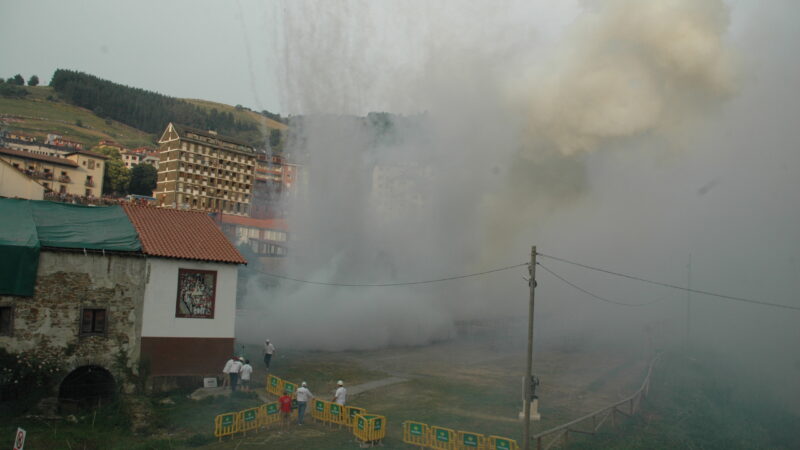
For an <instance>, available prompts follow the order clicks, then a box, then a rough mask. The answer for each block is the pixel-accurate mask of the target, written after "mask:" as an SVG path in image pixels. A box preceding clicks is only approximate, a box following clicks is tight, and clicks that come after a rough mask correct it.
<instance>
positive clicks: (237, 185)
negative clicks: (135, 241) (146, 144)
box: [153, 123, 256, 216]
mask: <svg viewBox="0 0 800 450" xmlns="http://www.w3.org/2000/svg"><path fill="white" fill-rule="evenodd" d="M158 144H159V163H158V184H157V187H156V190H155V191H153V196H154V197H155V198H156V202H157V204H158V205H159V206H164V207H173V208H181V209H192V210H200V211H216V212H223V213H226V214H237V215H243V216H246V215H248V214H249V213H250V205H251V203H252V197H253V182H254V175H255V165H256V154H255V150H254V149H253V147H251V146H249V145H247V144H246V143H244V142H241V141H239V140H237V139H234V138H230V137H225V136H221V135H218V134H217V133H216V132H214V131H204V130H198V129H195V128H189V127H185V126H181V125H176V124H173V123H170V124H169V125H167V129H166V130H164V133H163V134H162V135H161V138H160V139H159V140H158Z"/></svg>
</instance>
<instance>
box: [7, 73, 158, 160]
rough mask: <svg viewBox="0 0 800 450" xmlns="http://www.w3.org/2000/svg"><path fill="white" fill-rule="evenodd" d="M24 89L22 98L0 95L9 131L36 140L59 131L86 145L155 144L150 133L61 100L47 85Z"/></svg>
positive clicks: (129, 145) (42, 140) (133, 146)
mask: <svg viewBox="0 0 800 450" xmlns="http://www.w3.org/2000/svg"><path fill="white" fill-rule="evenodd" d="M25 89H26V90H27V91H28V93H29V94H28V95H27V96H26V97H24V98H21V99H17V98H5V97H0V116H3V121H4V122H5V123H4V124H3V126H4V127H5V128H6V129H8V130H15V131H21V132H23V133H28V134H32V135H34V136H36V137H38V138H39V142H44V140H45V137H46V136H47V134H48V133H56V134H61V135H63V136H64V137H66V138H68V139H71V140H74V141H78V142H81V143H83V144H84V145H85V146H86V147H92V146H94V145H96V144H97V143H98V142H100V141H101V140H103V139H110V140H113V141H116V142H119V143H120V144H122V145H125V146H127V147H130V148H135V147H141V146H153V145H154V139H155V137H154V136H153V135H152V134H149V133H145V132H143V131H140V130H137V129H136V128H133V127H129V126H127V125H125V124H122V123H119V122H117V121H114V120H110V119H108V120H107V119H102V118H100V117H97V116H96V115H95V114H94V113H93V112H92V111H89V110H87V109H84V108H79V107H77V106H73V105H70V104H68V103H65V102H63V101H60V100H58V99H57V97H58V96H57V94H56V93H55V92H54V91H53V88H51V87H49V86H35V87H32V86H25ZM164 126H166V124H164Z"/></svg>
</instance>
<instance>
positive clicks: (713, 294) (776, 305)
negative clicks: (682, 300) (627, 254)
mask: <svg viewBox="0 0 800 450" xmlns="http://www.w3.org/2000/svg"><path fill="white" fill-rule="evenodd" d="M536 254H537V255H538V256H542V257H544V258H550V259H553V260H556V261H561V262H563V263H567V264H572V265H574V266H578V267H583V268H584V269H589V270H594V271H597V272H602V273H607V274H609V275H615V276H618V277H622V278H628V279H631V280H636V281H641V282H643V283H649V284H654V285H657V286H663V287H668V288H672V289H679V290H682V291H686V292H692V293H694V294H702V295H708V296H711V297H718V298H724V299H727V300H734V301H737V302H742V303H753V304H756V305H762V306H771V307H773V308H784V309H791V310H795V311H800V307H797V306H791V305H784V304H781V303H771V302H765V301H761V300H754V299H751V298H745V297H734V296H732V295H725V294H718V293H716V292H711V291H704V290H700V289H691V288H688V287H683V286H678V285H677V284H670V283H663V282H661V281H654V280H649V279H647V278H642V277H637V276H634V275H628V274H624V273H620V272H614V271H612V270H607V269H603V268H600V267H595V266H590V265H588V264H582V263H579V262H575V261H570V260H568V259H564V258H559V257H557V256H552V255H546V254H544V253H538V252H537V253H536Z"/></svg>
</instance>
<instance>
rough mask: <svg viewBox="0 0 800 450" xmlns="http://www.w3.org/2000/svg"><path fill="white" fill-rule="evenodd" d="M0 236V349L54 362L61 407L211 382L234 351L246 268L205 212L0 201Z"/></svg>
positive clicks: (129, 206) (130, 206)
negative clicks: (193, 380)
mask: <svg viewBox="0 0 800 450" xmlns="http://www.w3.org/2000/svg"><path fill="white" fill-rule="evenodd" d="M0 230H2V231H3V234H2V235H3V236H4V238H3V239H2V240H0V250H2V251H3V254H4V255H5V257H4V258H3V259H2V260H0V319H2V320H0V347H2V348H4V349H5V350H6V351H9V352H12V353H18V354H21V355H23V356H24V355H25V354H27V353H31V352H37V353H39V354H40V353H42V352H45V353H48V354H51V355H55V357H57V358H59V360H60V363H61V365H62V367H61V368H62V369H63V370H64V373H65V376H64V378H63V379H62V380H61V382H60V385H59V395H60V397H62V398H63V399H65V400H69V399H74V398H79V397H81V396H84V395H90V396H98V397H102V396H104V395H107V394H110V393H111V392H114V391H115V390H116V389H117V388H121V389H122V390H126V391H130V390H132V389H134V387H135V386H136V385H137V384H139V383H141V384H140V385H143V384H145V382H153V381H154V380H155V381H157V380H159V379H164V378H165V377H168V378H172V377H187V376H188V377H199V376H211V375H216V374H217V372H218V371H219V368H220V367H221V364H223V363H224V362H225V360H226V359H227V358H228V357H229V356H230V353H231V352H232V351H233V344H234V322H235V297H236V289H237V266H238V265H239V264H244V263H246V261H245V260H244V259H243V258H242V256H241V255H240V254H239V253H238V252H237V251H236V249H235V247H233V246H232V245H231V244H230V243H229V242H228V241H227V239H225V237H224V236H223V234H222V233H221V232H220V231H219V229H218V228H217V227H216V225H215V224H214V222H213V221H212V220H211V219H210V218H209V217H208V216H207V215H205V214H202V213H195V212H188V211H177V210H167V209H159V208H154V207H146V206H134V205H125V206H124V207H120V206H113V207H83V206H78V205H69V204H61V203H51V202H38V201H27V200H15V199H0ZM197 242H202V244H203V245H197ZM151 384H152V383H151ZM87 386H88V387H87Z"/></svg>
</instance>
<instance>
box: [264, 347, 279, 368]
mask: <svg viewBox="0 0 800 450" xmlns="http://www.w3.org/2000/svg"><path fill="white" fill-rule="evenodd" d="M275 353H277V351H276V350H275V346H274V345H272V343H271V342H270V341H269V339H267V340H266V341H264V365H265V366H267V372H269V363H270V361H272V355H274V354H275Z"/></svg>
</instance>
